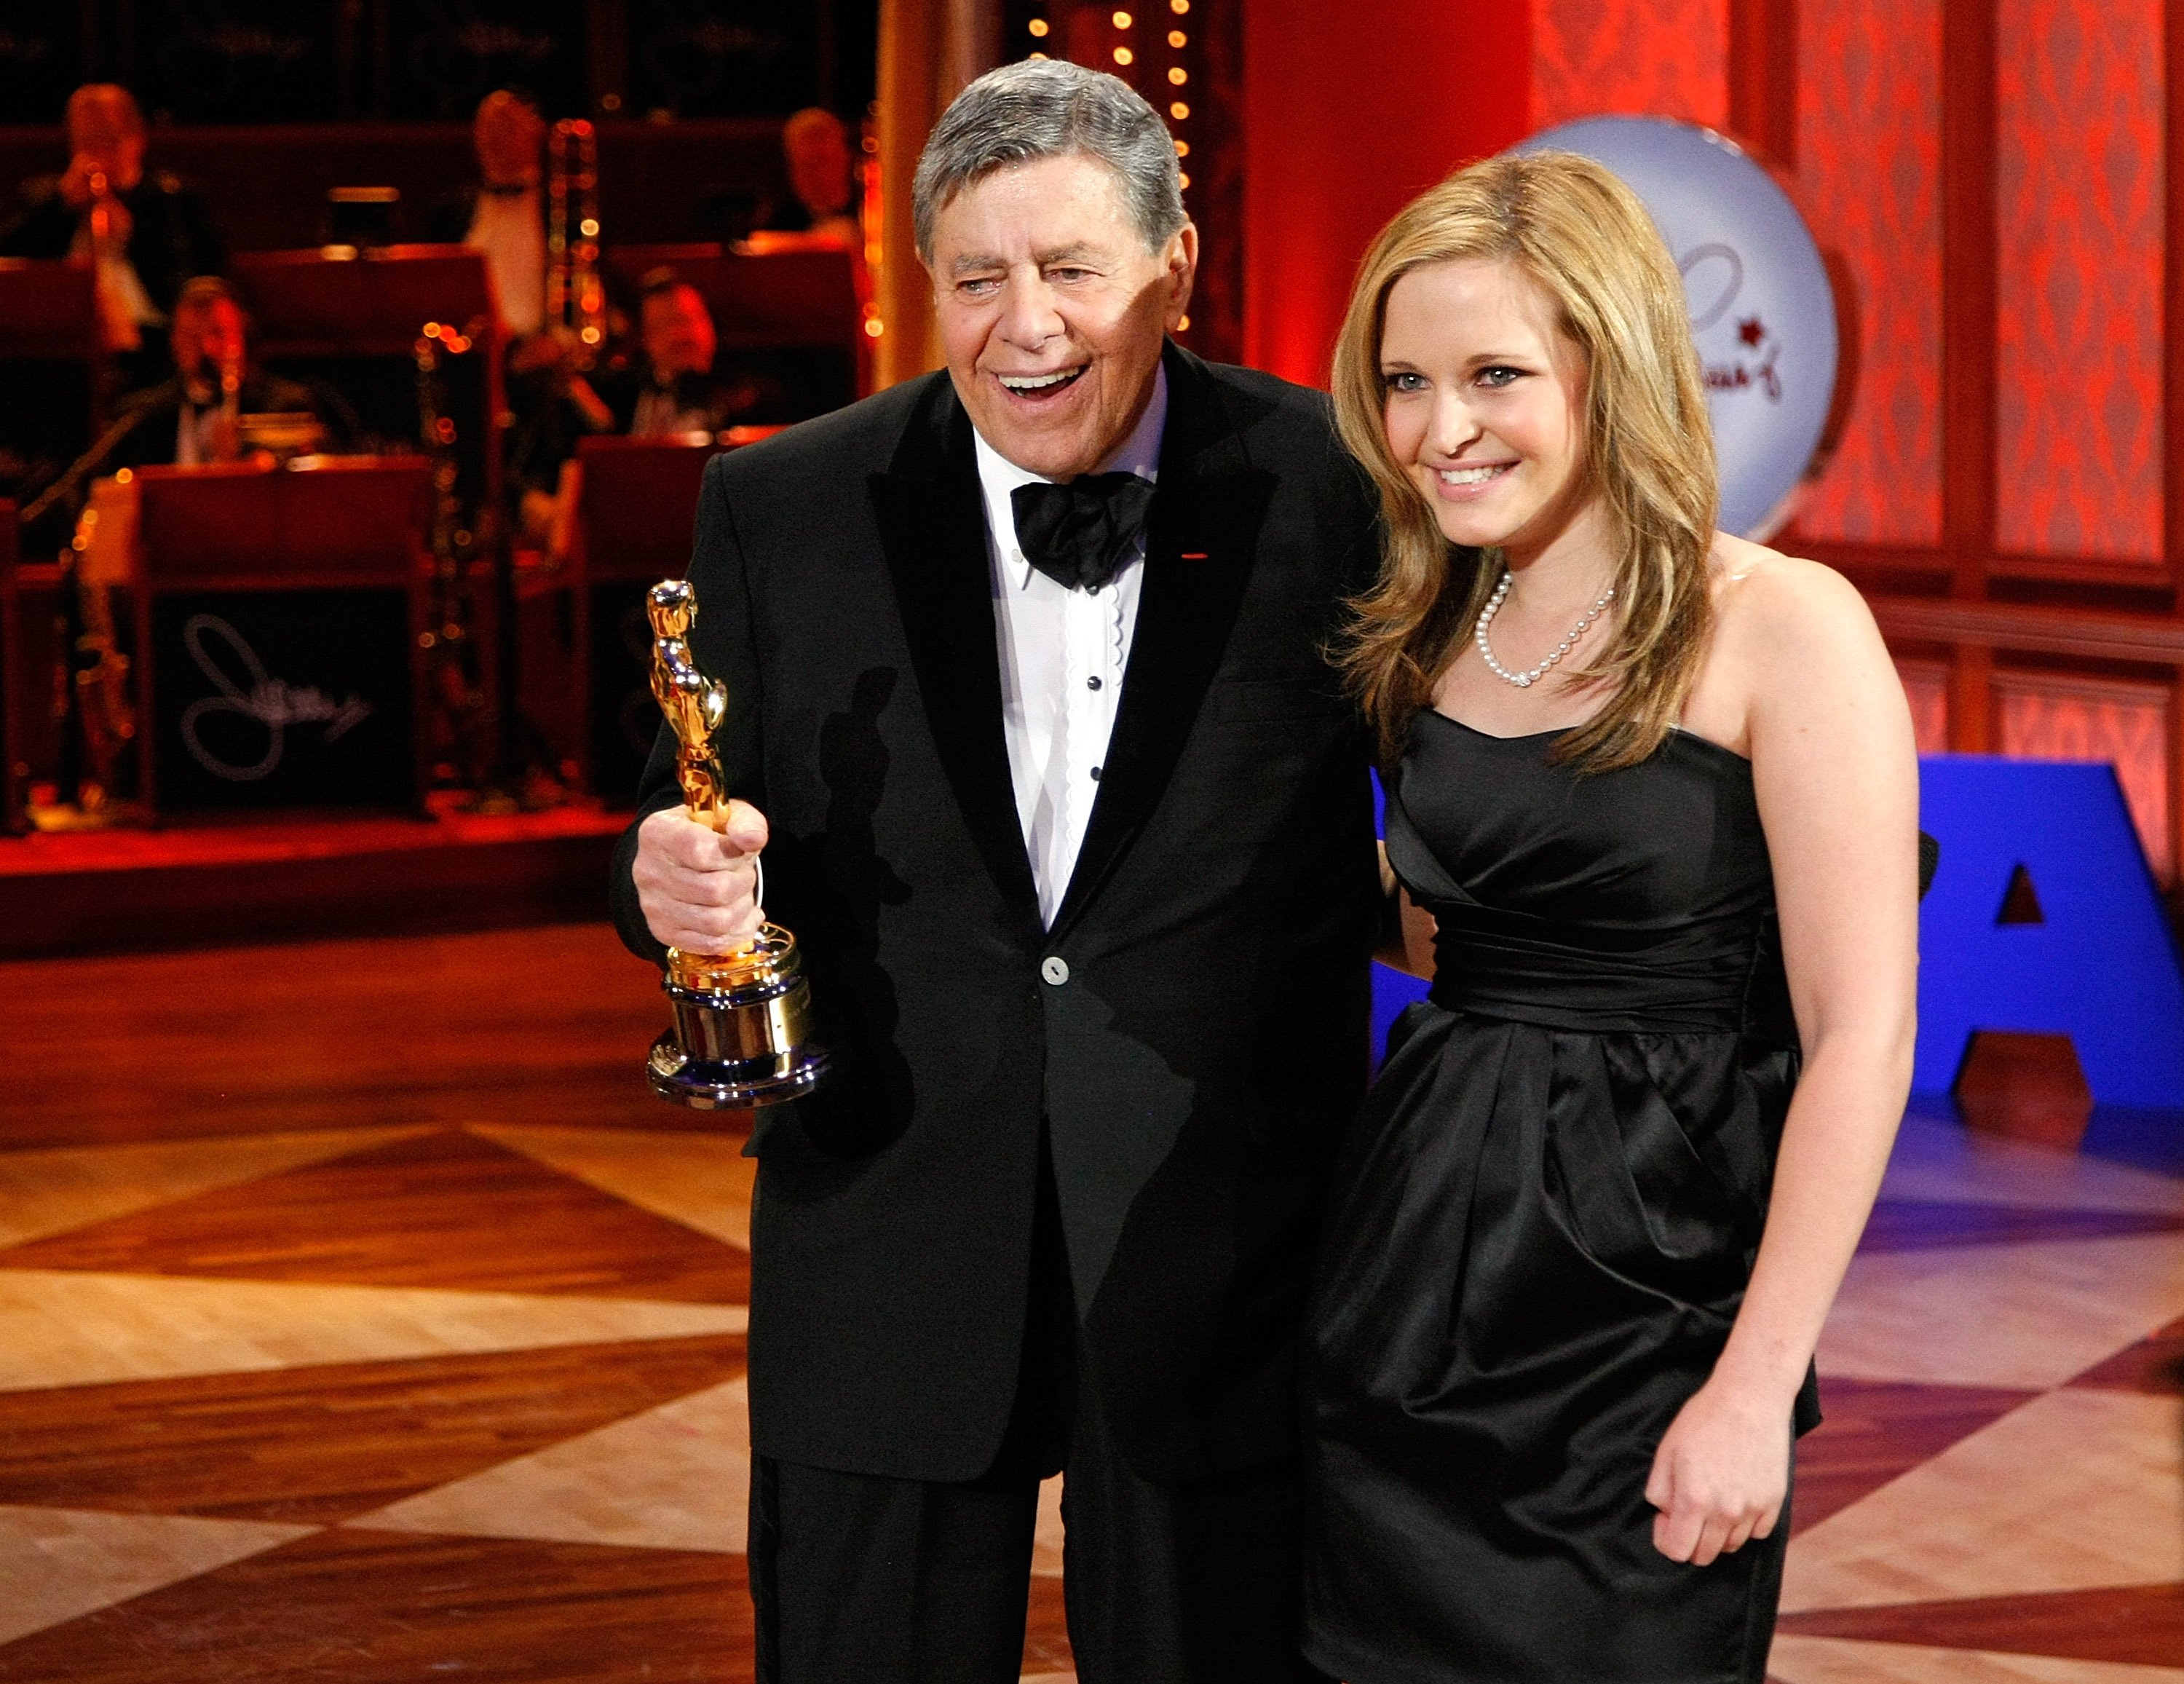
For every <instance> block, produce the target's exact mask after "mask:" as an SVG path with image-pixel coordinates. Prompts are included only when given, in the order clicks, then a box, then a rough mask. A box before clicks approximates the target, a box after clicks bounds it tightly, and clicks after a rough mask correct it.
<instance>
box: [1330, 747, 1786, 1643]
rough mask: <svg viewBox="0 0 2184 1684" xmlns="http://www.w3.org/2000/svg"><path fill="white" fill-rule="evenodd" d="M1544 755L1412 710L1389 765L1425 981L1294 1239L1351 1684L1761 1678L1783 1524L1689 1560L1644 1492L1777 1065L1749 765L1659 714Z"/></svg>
mask: <svg viewBox="0 0 2184 1684" xmlns="http://www.w3.org/2000/svg"><path fill="white" fill-rule="evenodd" d="M1553 740H1554V739H1553V734H1552V733H1549V734H1546V735H1540V736H1531V737H1518V738H1498V737H1491V736H1488V735H1485V734H1484V733H1480V732H1477V731H1474V730H1472V729H1471V728H1468V727H1467V726H1463V725H1460V724H1458V723H1457V722H1455V721H1454V720H1451V719H1449V718H1447V717H1444V716H1443V715H1440V714H1439V713H1435V712H1431V711H1429V712H1425V713H1423V714H1421V715H1420V716H1419V717H1418V720H1417V722H1415V723H1414V724H1413V726H1412V731H1411V735H1410V739H1409V744H1408V746H1407V750H1406V752H1405V755H1404V756H1403V761H1402V764H1401V767H1400V769H1399V772H1398V773H1397V775H1396V777H1394V778H1391V779H1390V789H1389V790H1388V804H1387V839H1388V854H1389V857H1390V861H1391V862H1393V864H1394V866H1395V868H1396V873H1398V875H1400V876H1401V878H1402V880H1403V882H1404V884H1405V885H1406V886H1407V888H1408V889H1409V890H1410V892H1411V895H1412V899H1413V900H1415V901H1418V903H1419V904H1420V905H1422V906H1424V907H1426V908H1427V909H1428V910H1429V911H1430V912H1432V913H1433V915H1434V917H1435V918H1436V919H1437V920H1438V921H1439V923H1440V937H1439V940H1438V943H1437V950H1436V951H1437V961H1438V962H1437V975H1436V979H1435V983H1434V986H1433V992H1432V995H1431V997H1430V998H1429V1000H1427V1001H1422V1002H1420V1003H1419V1004H1418V1005H1416V1006H1412V1007H1411V1008H1410V1010H1409V1011H1408V1012H1406V1013H1405V1014H1404V1016H1403V1017H1402V1018H1401V1019H1400V1020H1399V1021H1398V1022H1397V1023H1396V1028H1395V1030H1394V1032H1393V1033H1392V1034H1390V1037H1389V1048H1388V1057H1387V1062H1386V1063H1385V1066H1384V1067H1383V1068H1382V1070H1381V1073H1380V1078H1379V1082H1378V1084H1377V1085H1375V1086H1374V1088H1373V1093H1372V1096H1371V1097H1370V1098H1369V1099H1368V1101H1367V1102H1366V1106H1365V1109H1364V1111H1363V1112H1362V1115H1361V1116H1360V1118H1359V1119H1358V1121H1357V1124H1356V1125H1355V1127H1354V1129H1353V1131H1352V1133H1351V1136H1350V1139H1349V1140H1348V1142H1347V1144H1346V1148H1345V1153H1344V1157H1343V1161H1342V1163H1341V1166H1340V1171H1339V1173H1338V1179H1337V1182H1336V1191H1335V1195H1334V1203H1333V1205H1332V1207H1331V1208H1332V1213H1331V1216H1330V1218H1329V1232H1328V1235H1327V1238H1326V1241H1325V1248H1324V1252H1323V1256H1322V1259H1321V1266H1320V1269H1319V1274H1318V1284H1317V1287H1316V1291H1315V1297H1314V1301H1313V1304H1312V1323H1311V1340H1312V1351H1311V1363H1310V1369H1309V1373H1310V1378H1309V1381H1308V1391H1307V1408H1308V1412H1309V1419H1308V1423H1307V1425H1308V1431H1309V1438H1310V1444H1311V1451H1310V1454H1311V1462H1312V1487H1311V1497H1310V1502H1311V1510H1310V1514H1311V1531H1312V1537H1311V1544H1310V1553H1309V1558H1308V1570H1307V1609H1308V1627H1309V1636H1308V1641H1307V1653H1309V1654H1310V1656H1311V1658H1312V1661H1313V1663H1314V1664H1316V1665H1318V1666H1319V1667H1320V1668H1322V1669H1323V1670H1326V1671H1328V1672H1330V1673H1332V1674H1334V1676H1336V1677H1338V1678H1343V1679H1347V1680H1350V1681H1351V1684H1429V1681H1430V1684H1447V1681H1459V1680H1462V1681H1472V1680H1476V1681H1479V1684H1486V1681H1492V1684H1518V1681H1524V1680H1554V1681H1572V1684H1575V1681H1584V1684H1621V1681H1632V1684H1635V1681H1641V1680H1643V1681H1647V1684H1663V1681H1672V1680H1673V1681H1675V1684H1702V1681H1703V1684H1715V1681H1720V1684H1731V1681H1735V1684H1747V1681H1749V1684H1760V1681H1761V1680H1762V1679H1763V1677H1764V1675H1765V1667H1766V1661H1767V1650H1768V1646H1769V1640H1770V1637H1771V1636H1772V1634H1773V1630H1774V1623H1775V1603H1776V1600H1777V1598H1778V1595H1779V1592H1780V1584H1781V1574H1782V1555H1783V1550H1784V1547H1785V1545H1786V1542H1787V1539H1788V1536H1789V1518H1788V1515H1787V1514H1784V1516H1783V1518H1782V1520H1781V1521H1780V1524H1779V1525H1777V1527H1776V1529H1775V1533H1774V1536H1772V1537H1770V1538H1769V1539H1767V1540H1765V1541H1764V1542H1753V1543H1750V1544H1747V1545H1746V1546H1745V1547H1744V1548H1743V1549H1741V1550H1740V1551H1739V1552H1737V1553H1736V1554H1733V1555H1726V1556H1724V1557H1722V1558H1721V1559H1719V1560H1718V1561H1716V1562H1715V1563H1714V1564H1712V1565H1710V1566H1707V1567H1691V1566H1688V1565H1683V1564H1678V1563H1675V1562H1672V1561H1670V1560H1669V1559H1667V1558H1666V1557H1664V1556H1663V1555H1661V1554H1660V1553H1658V1551H1656V1550H1655V1549H1654V1547H1653V1542H1652V1527H1653V1514H1654V1511H1653V1509H1652V1507H1651V1506H1650V1505H1649V1504H1648V1503H1646V1497H1645V1486H1646V1477H1647V1475H1648V1474H1649V1472H1650V1471H1651V1469H1652V1459H1653V1453H1654V1451H1655V1449H1656V1448H1657V1447H1658V1446H1659V1443H1660V1441H1661V1438H1662V1436H1663V1434H1664V1433H1665V1432H1666V1431H1667V1430H1668V1428H1669V1423H1670V1422H1671V1421H1672V1420H1673V1419H1674V1418H1675V1414H1676V1412H1677V1410H1678V1409H1679V1408H1681V1407H1682V1406H1683V1404H1684V1402H1685V1400H1686V1399H1688V1398H1689V1397H1691V1394H1692V1393H1693V1392H1694V1391H1697V1389H1698V1387H1699V1386H1700V1385H1701V1384H1702V1382H1703V1381H1704V1380H1706V1378H1707V1376H1708V1374H1709V1373H1710V1372H1711V1371H1712V1369H1713V1363H1714V1362H1715V1360H1716V1358H1719V1355H1720V1354H1721V1348H1722V1345H1723V1343H1724V1341H1725V1340H1726V1339H1727V1337H1728V1335H1729V1330H1730V1323H1731V1321H1732V1320H1733V1319H1734V1318H1735V1317H1736V1311H1737V1307H1738V1305H1739V1304H1740V1303H1741V1302H1742V1297H1743V1292H1744V1286H1745V1282H1746V1280H1747V1277H1748V1276H1749V1274H1750V1272H1751V1268H1752V1257H1753V1255H1754V1253H1755V1252H1756V1251H1757V1249H1758V1243H1759V1235H1760V1229H1761V1226H1762V1224H1763V1220H1764V1218H1765V1213H1766V1205H1767V1196H1768V1190H1769V1183H1770V1181H1771V1179H1772V1175H1773V1170H1774V1164H1775V1148H1776V1146H1777V1144H1778V1142H1779V1140H1780V1135H1781V1129H1782V1120H1783V1116H1784V1113H1785V1112H1786V1111H1787V1109H1788V1107H1789V1103H1790V1094H1791V1089H1792V1087H1793V1086H1794V1085H1795V1084H1796V1081H1797V1068H1798V1053H1797V1034H1796V1029H1795V1025H1794V1023H1793V1022H1792V1020H1791V1015H1790V1010H1789V1002H1788V992H1787V989H1786V984H1785V981H1784V978H1783V973H1782V959H1781V948H1780V940H1779V938H1778V935H1777V933H1776V924H1775V891H1774V878H1773V875H1772V873H1771V871H1770V869H1769V863H1768V856H1767V843H1766V838H1765V837H1764V835H1763V834H1762V832H1761V830H1760V825H1759V814H1758V806H1757V804H1756V802H1755V800H1754V798H1753V795H1752V769H1751V766H1750V764H1749V762H1747V761H1745V760H1744V759H1743V758H1742V757H1741V756H1738V755H1736V754H1733V753H1731V752H1730V750H1726V749H1724V748H1720V747H1719V746H1717V745H1716V744H1713V743H1710V742H1708V741H1707V740H1705V739H1702V738H1699V737H1695V736H1691V735H1688V734H1686V733H1683V732H1680V731H1679V732H1675V733H1671V735H1670V736H1669V739H1668V740H1667V741H1666V742H1665V743H1664V744H1663V745H1662V746H1661V748H1660V750H1658V752H1657V753H1655V754H1654V755H1653V756H1652V757H1651V758H1649V759H1647V760H1646V761H1642V762H1641V763H1640V764H1638V765H1636V766H1633V767H1626V768H1624V769H1623V770H1621V771H1618V772H1604V773H1597V774H1580V773H1579V772H1575V771H1574V770H1573V769H1571V768H1570V767H1566V766H1558V765H1554V764H1551V763H1550V761H1549V760H1548V750H1549V749H1550V748H1551V747H1552V743H1553ZM1797 1414H1798V1418H1799V1419H1798V1420H1797V1427H1798V1429H1799V1430H1802V1429H1803V1428H1804V1427H1806V1426H1808V1425H1811V1424H1812V1422H1813V1421H1814V1420H1815V1419H1818V1411H1817V1409H1816V1408H1814V1394H1813V1388H1812V1386H1811V1383H1810V1381H1809V1380H1808V1384H1807V1386H1806V1390H1805V1393H1804V1396H1803V1397H1802V1398H1801V1399H1800V1402H1799V1407H1798V1410H1797ZM1782 1425H1783V1432H1784V1435H1785V1437H1787V1436H1788V1435H1789V1434H1790V1432H1791V1425H1792V1424H1791V1422H1790V1421H1785V1422H1784V1423H1783V1424H1782Z"/></svg>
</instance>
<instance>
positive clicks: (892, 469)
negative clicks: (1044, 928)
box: [872, 376, 1040, 945]
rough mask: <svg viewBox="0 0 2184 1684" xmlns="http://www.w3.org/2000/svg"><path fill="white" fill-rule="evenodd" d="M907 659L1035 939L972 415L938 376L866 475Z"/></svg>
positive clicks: (1001, 876)
mask: <svg viewBox="0 0 2184 1684" xmlns="http://www.w3.org/2000/svg"><path fill="white" fill-rule="evenodd" d="M872 504H873V507H874V509H875V510H876V511H877V516H878V519H879V529H880V545H881V548H882V549H883V552H884V553H885V555H886V557H887V565H888V571H889V573H891V574H892V575H893V576H894V594H895V603H896V606H897V610H898V611H899V612H900V615H901V618H902V627H903V634H904V636H905V638H906V639H907V640H908V642H909V644H910V659H911V666H912V667H913V668H914V669H915V670H916V672H917V688H918V692H919V694H921V695H922V697H923V698H924V701H925V717H926V721H927V723H928V725H929V726H930V727H931V728H932V732H933V745H934V747H935V748H936V749H937V750H939V755H940V763H941V766H942V767H944V769H945V771H946V772H947V774H948V783H949V786H950V789H953V790H954V791H955V795H956V806H958V808H959V809H960V810H961V812H962V815H963V820H964V822H965V823H966V824H967V825H968V826H969V828H970V831H971V836H972V840H973V842H974V843H975V844H976V845H977V847H978V855H979V857H980V859H981V860H982V861H983V862H984V864H985V867H986V870H987V872H988V873H989V874H990V875H991V876H992V878H993V880H994V884H995V887H996V888H997V889H1000V892H1001V895H1002V898H1003V899H1004V900H1006V901H1007V902H1008V903H1009V905H1010V906H1011V908H1012V909H1014V910H1016V911H1017V912H1022V914H1023V915H1024V916H1025V917H1026V919H1027V920H1028V928H1027V929H1026V930H1025V931H1024V932H1023V937H1024V940H1026V941H1028V942H1029V943H1032V944H1034V945H1036V943H1037V942H1038V940H1039V935H1040V931H1039V895H1038V892H1037V890H1036V889H1035V888H1034V884H1033V882H1032V875H1031V862H1030V859H1029V857H1028V856H1027V855H1026V854H1025V852H1024V844H1023V831H1022V827H1021V825H1020V824H1019V822H1018V821H1017V803H1016V793H1015V786H1014V784H1013V783H1012V782H1011V777H1010V772H1009V750H1008V739H1007V736H1006V728H1005V727H1004V726H1003V724H1002V721H1001V669H1000V651H999V649H998V647H997V644H996V642H995V632H994V602H993V587H992V576H991V572H990V569H989V564H988V561H987V556H986V511H985V505H984V503H983V499H982V497H981V495H980V493H979V489H978V460H977V457H976V455H975V454H974V453H973V451H972V444H971V421H970V417H969V416H968V415H966V414H965V413H964V410H963V406H962V405H961V404H960V403H958V402H957V401H956V395H955V392H954V390H953V388H950V385H949V384H948V382H947V379H946V377H945V376H942V377H941V378H940V379H939V381H938V382H936V384H935V387H934V389H933V393H932V395H931V396H930V397H929V398H928V400H927V401H926V402H925V403H924V404H921V405H920V406H919V409H918V411H917V415H916V416H914V417H913V418H912V420H911V424H910V426H909V427H908V428H907V429H905V432H904V435H903V442H902V444H901V445H900V448H899V449H897V450H896V452H895V456H894V460H893V461H892V462H891V463H890V464H889V467H888V471H887V472H885V473H883V474H875V475H873V476H872Z"/></svg>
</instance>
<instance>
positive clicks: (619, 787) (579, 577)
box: [565, 436, 720, 805]
mask: <svg viewBox="0 0 2184 1684" xmlns="http://www.w3.org/2000/svg"><path fill="white" fill-rule="evenodd" d="M700 437H702V436H700ZM719 449H720V447H719V446H718V445H717V444H716V443H715V442H714V440H713V439H711V438H703V442H695V441H694V440H673V439H658V438H585V439H580V440H578V441H577V457H576V462H577V509H576V519H575V521H573V522H572V525H571V533H570V543H569V555H568V558H567V562H566V571H565V582H566V588H567V589H568V591H569V593H570V596H571V604H570V620H569V623H570V626H571V643H572V645H573V646H572V648H571V651H570V665H571V678H572V680H573V683H572V685H571V688H572V689H573V690H574V691H575V693H576V694H577V697H578V698H579V704H578V705H579V722H578V727H577V745H576V747H577V753H576V759H577V765H578V767H580V768H581V776H582V779H583V783H584V787H585V788H586V789H588V790H589V791H590V792H591V793H593V795H599V796H602V797H604V798H605V799H607V800H610V801H613V802H616V803H617V804H621V805H630V804H633V803H634V801H635V800H636V796H637V778H638V773H639V772H642V770H643V759H644V747H640V746H639V744H638V741H636V740H633V739H635V738H637V737H638V736H641V737H642V739H643V744H644V746H645V747H649V743H650V730H649V728H650V727H652V726H654V725H656V724H657V723H658V720H657V717H656V716H655V715H654V714H653V713H652V711H650V709H649V707H648V706H647V705H645V701H644V700H638V701H632V697H633V696H635V695H636V693H637V692H638V691H643V695H644V698H645V700H649V694H650V693H649V689H646V685H647V683H648V682H649V681H648V673H649V668H648V667H647V666H645V665H644V663H643V661H642V660H640V659H637V658H635V657H633V656H632V660H631V661H629V662H627V663H625V662H623V661H621V660H618V659H617V658H616V657H617V653H618V652H619V653H620V654H622V655H628V654H630V651H628V650H624V649H623V648H622V644H623V642H624V641H625V640H624V638H623V633H624V632H625V631H626V630H627V627H625V625H624V623H623V622H625V621H626V620H627V618H628V617H629V616H630V613H631V611H632V605H636V604H640V603H641V602H642V600H643V594H644V592H645V591H646V590H647V589H649V588H650V587H651V586H652V585H654V584H655V583H657V582H659V581H660V580H661V579H666V578H680V577H682V574H683V573H684V572H685V571H686V570H687V569H688V566H689V565H690V536H691V531H692V528H693V527H694V525H695V523H696V520H697V512H698V493H699V486H700V485H701V483H702V482H703V481H704V479H705V464H706V463H708V462H710V460H712V459H713V458H714V456H715V455H716V454H718V453H719ZM646 647H647V649H649V644H646ZM632 714H633V715H634V716H635V717H634V718H630V717H626V716H629V715H632ZM638 721H642V722H643V726H644V729H643V731H642V732H638V730H636V729H635V727H636V725H637V723H638Z"/></svg>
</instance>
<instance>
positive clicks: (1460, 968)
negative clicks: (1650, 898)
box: [1429, 907, 1797, 1046]
mask: <svg viewBox="0 0 2184 1684" xmlns="http://www.w3.org/2000/svg"><path fill="white" fill-rule="evenodd" d="M1435 912H1436V913H1437V914H1440V920H1439V922H1440V933H1439V934H1438V936H1437V937H1436V938H1435V944H1434V956H1435V979H1434V984H1433V989H1432V991H1431V993H1430V995H1429V998H1430V999H1431V1000H1432V1001H1433V1002H1434V1004H1435V1005H1436V1006H1440V1007H1441V1008H1442V1009H1443V1010H1445V1011H1449V1012H1470V1013H1472V1014H1474V1015H1475V1016H1479V1017H1483V1018H1503V1019H1506V1020H1507V1021H1509V1022H1511V1023H1537V1024H1541V1025H1543V1026H1545V1027H1547V1028H1550V1029H1569V1030H1574V1031H1577V1032H1580V1033H1590V1034H1744V1035H1747V1036H1752V1037H1755V1038H1757V1039H1759V1040H1766V1041H1769V1042H1772V1043H1775V1044H1778V1045H1781V1046H1796V1045H1797V1030H1796V1025H1795V1022H1794V1020H1793V1019H1792V1018H1791V1015H1790V1010H1789V995H1788V989H1787V985H1786V982H1785V980H1784V978H1783V975H1782V962H1781V943H1780V937H1779V935H1778V934H1777V932H1776V928H1775V916H1774V913H1773V912H1771V911H1769V912H1766V913H1765V914H1763V915H1762V916H1761V917H1758V919H1757V920H1755V921H1752V922H1747V921H1744V920H1737V921H1736V922H1735V923H1730V924H1727V925H1722V924H1713V925H1706V924H1701V925H1694V926H1691V927H1689V928H1685V929H1683V930H1680V931H1677V932H1675V933H1674V934H1671V935H1669V936H1668V937H1667V938H1665V939H1664V940H1661V941H1659V942H1657V943H1653V944H1651V945H1646V946H1643V947H1635V948H1632V949H1630V950H1629V951H1616V950H1614V949H1605V948H1600V947H1575V946H1571V945H1567V944H1565V943H1562V942H1557V941H1555V940H1552V939H1550V938H1549V937H1547V936H1546V935H1544V934H1532V933H1529V932H1525V931H1518V930H1512V929H1507V928H1498V927H1496V926H1495V925H1494V924H1491V923H1479V922H1474V921H1472V920H1470V919H1468V918H1466V917H1464V916H1463V914H1462V912H1458V911H1457V910H1456V909H1452V908H1441V907H1436V908H1435Z"/></svg>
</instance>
